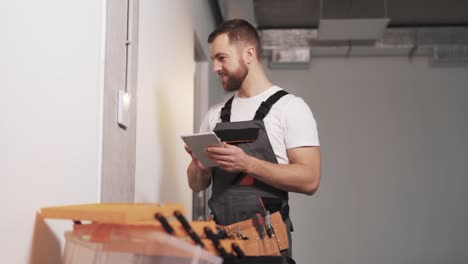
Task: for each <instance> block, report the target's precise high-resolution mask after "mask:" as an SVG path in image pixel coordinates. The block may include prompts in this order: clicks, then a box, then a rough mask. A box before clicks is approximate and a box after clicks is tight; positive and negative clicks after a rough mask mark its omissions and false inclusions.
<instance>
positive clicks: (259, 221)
mask: <svg viewBox="0 0 468 264" xmlns="http://www.w3.org/2000/svg"><path fill="white" fill-rule="evenodd" d="M255 216H256V217H257V225H258V226H257V227H258V231H259V232H260V239H263V237H264V236H265V229H263V225H264V224H265V223H264V221H263V216H262V215H261V214H260V213H256V214H255Z"/></svg>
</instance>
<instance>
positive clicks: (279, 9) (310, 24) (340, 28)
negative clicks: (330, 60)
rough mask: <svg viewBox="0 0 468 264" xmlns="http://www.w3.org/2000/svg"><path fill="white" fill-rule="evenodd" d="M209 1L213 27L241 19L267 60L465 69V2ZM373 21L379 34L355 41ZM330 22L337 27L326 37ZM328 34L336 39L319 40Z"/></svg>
mask: <svg viewBox="0 0 468 264" xmlns="http://www.w3.org/2000/svg"><path fill="white" fill-rule="evenodd" d="M209 1H210V3H211V4H212V7H213V11H214V12H213V13H214V15H215V17H216V18H217V21H218V23H221V21H223V20H228V19H232V18H243V19H245V20H247V21H249V22H250V23H252V24H253V25H255V26H256V27H257V28H258V29H259V33H260V36H261V39H262V52H263V53H262V54H263V56H265V57H268V58H270V60H272V61H275V60H276V58H287V61H286V62H285V63H288V64H291V63H293V64H294V63H301V64H304V62H306V63H305V64H307V61H309V60H310V57H314V56H367V55H374V56H375V55H377V56H380V55H396V56H408V57H409V58H411V57H412V56H429V57H430V58H432V61H433V63H434V65H435V64H436V63H439V64H441V65H442V64H444V63H446V64H455V63H456V64H463V65H468V0H209ZM385 18H388V19H389V23H388V25H387V24H386V23H387V22H388V21H387V20H386V19H385ZM376 20H380V21H382V20H385V24H384V28H382V29H381V31H376V32H377V33H379V32H380V33H379V34H377V35H375V37H371V38H354V36H355V35H359V34H361V33H362V32H366V30H368V29H369V28H370V26H373V24H372V23H375V22H372V21H376ZM319 21H322V23H323V24H321V26H320V27H319V24H320V23H319ZM330 21H332V22H334V23H335V22H338V23H337V26H336V27H335V28H334V30H335V31H333V30H332V31H328V32H327V31H326V30H327V23H330ZM353 23H354V24H355V25H358V27H351V26H350V25H352V24H353ZM321 30H322V32H321ZM330 32H332V33H336V32H338V34H337V36H338V37H337V38H334V39H333V40H332V39H330V38H328V39H327V38H325V37H321V36H323V35H326V33H330ZM321 34H323V35H321ZM350 35H351V36H350ZM283 52H284V53H283ZM285 60H286V59H285Z"/></svg>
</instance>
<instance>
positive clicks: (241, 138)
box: [208, 90, 292, 255]
mask: <svg viewBox="0 0 468 264" xmlns="http://www.w3.org/2000/svg"><path fill="white" fill-rule="evenodd" d="M286 94H287V92H286V91H284V90H280V91H278V92H276V93H275V94H273V95H272V96H270V97H269V98H268V99H267V100H266V101H264V102H262V103H261V105H260V107H259V108H258V110H257V111H256V113H255V117H254V119H253V120H250V121H240V122H230V117H231V105H232V101H233V99H234V96H233V97H232V98H231V99H229V100H228V101H227V102H226V104H225V105H224V107H223V108H222V110H221V123H218V124H216V127H215V128H214V132H215V133H216V135H217V136H218V137H219V138H220V139H221V141H224V142H226V143H228V144H234V145H236V146H237V147H239V148H241V149H242V150H243V151H244V152H245V153H246V154H248V155H251V156H254V157H256V158H258V159H261V160H265V161H269V162H272V163H278V161H277V159H276V156H275V153H274V152H273V148H272V146H271V143H270V140H269V138H268V135H267V132H266V130H265V125H264V122H263V119H264V118H265V116H266V115H267V114H268V112H269V111H270V109H271V107H272V106H273V104H274V103H275V102H277V101H278V100H279V99H280V98H281V97H283V96H284V95H286ZM212 175H213V177H212V180H213V185H212V195H211V198H210V200H209V201H208V205H209V207H210V209H211V211H212V213H213V216H214V220H215V221H216V223H217V224H219V225H225V226H226V225H231V224H233V223H236V222H240V221H244V220H247V219H251V218H252V217H255V215H256V214H257V213H260V214H262V215H264V214H265V211H269V212H270V213H274V212H278V211H279V212H280V213H281V217H282V219H283V221H284V222H285V223H286V226H287V233H288V240H289V249H288V252H285V254H288V255H290V247H291V243H290V233H289V232H290V231H292V225H291V222H290V220H289V206H288V192H285V191H282V190H278V189H276V188H274V187H272V186H270V185H267V184H265V183H263V182H260V181H257V180H255V179H254V178H253V177H252V176H249V175H246V174H244V173H232V172H227V171H224V170H222V169H220V168H219V167H215V168H213V169H212Z"/></svg>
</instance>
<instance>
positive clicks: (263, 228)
mask: <svg viewBox="0 0 468 264" xmlns="http://www.w3.org/2000/svg"><path fill="white" fill-rule="evenodd" d="M208 43H209V45H210V53H211V59H212V60H213V71H214V72H215V73H216V74H218V76H219V77H220V79H221V83H222V86H223V88H224V90H225V91H226V92H235V94H234V95H233V96H232V97H231V98H230V99H229V100H226V101H225V102H222V103H220V104H217V105H215V106H213V107H211V108H210V110H209V111H208V113H207V114H206V116H205V118H204V120H203V122H202V125H201V128H200V132H209V131H214V132H215V133H216V135H217V136H218V137H219V138H220V139H221V140H222V141H223V145H224V146H223V147H208V148H207V149H206V154H207V156H208V157H209V158H210V159H212V160H213V161H214V162H215V163H216V164H217V167H213V168H207V167H205V166H204V165H203V164H202V163H201V162H200V161H199V160H198V159H197V158H196V157H195V156H194V155H193V154H192V153H191V151H190V150H189V149H188V148H187V147H186V150H187V152H188V153H189V154H191V156H192V161H191V163H190V165H189V166H188V169H187V175H188V182H189V186H190V188H191V189H192V190H193V191H194V192H199V191H202V190H205V189H206V188H208V187H209V186H210V185H212V196H211V198H210V200H209V202H208V204H209V206H210V209H211V212H212V215H213V219H214V220H215V221H216V223H217V224H218V227H219V228H220V231H224V233H225V235H227V236H229V237H231V238H235V239H239V241H242V242H244V248H245V249H246V251H247V252H246V255H282V256H284V257H285V259H286V258H287V257H289V258H290V257H292V250H291V249H292V244H291V235H290V232H291V231H292V223H291V220H290V216H289V205H288V192H296V193H303V194H307V195H312V194H314V193H315V191H316V190H317V188H318V186H319V183H320V173H321V172H320V144H319V139H318V133H317V125H316V122H315V119H314V116H313V114H312V112H311V110H310V108H309V106H308V105H307V104H306V103H305V102H304V100H302V99H301V98H299V97H297V96H294V95H292V94H289V93H287V92H286V91H285V90H284V89H282V88H280V87H278V86H276V85H274V84H272V83H271V82H270V81H269V80H268V78H267V76H266V75H265V73H264V71H263V68H262V64H261V60H260V38H259V35H258V33H257V30H256V29H255V28H254V27H253V26H252V25H251V24H249V23H248V22H247V21H244V20H241V19H234V20H228V21H226V22H224V23H223V24H221V25H220V26H219V27H218V28H217V29H216V30H214V31H213V32H212V33H211V34H210V36H209V38H208ZM278 219H279V220H278ZM272 247H273V249H272Z"/></svg>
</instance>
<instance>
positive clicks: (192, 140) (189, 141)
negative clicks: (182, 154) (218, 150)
mask: <svg viewBox="0 0 468 264" xmlns="http://www.w3.org/2000/svg"><path fill="white" fill-rule="evenodd" d="M181 138H182V140H183V141H184V142H185V144H186V145H187V147H188V148H189V149H190V150H191V151H192V153H193V154H194V155H195V157H197V159H198V160H199V161H200V162H201V163H202V164H203V165H205V166H206V167H208V168H209V167H216V166H217V165H216V163H214V162H213V161H212V160H211V159H210V158H208V157H207V156H206V154H205V149H206V148H207V147H209V146H223V143H222V142H221V140H220V139H219V138H218V137H217V136H216V134H215V133H214V132H208V133H199V134H192V135H183V136H181Z"/></svg>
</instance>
